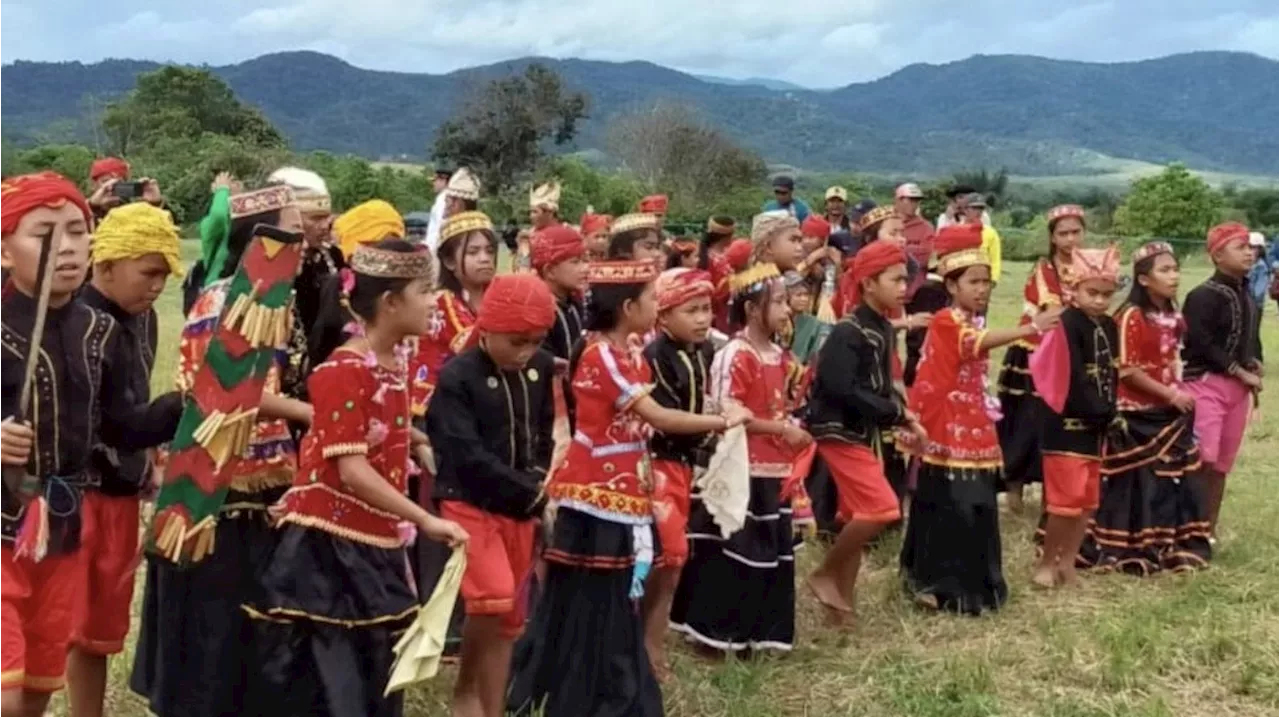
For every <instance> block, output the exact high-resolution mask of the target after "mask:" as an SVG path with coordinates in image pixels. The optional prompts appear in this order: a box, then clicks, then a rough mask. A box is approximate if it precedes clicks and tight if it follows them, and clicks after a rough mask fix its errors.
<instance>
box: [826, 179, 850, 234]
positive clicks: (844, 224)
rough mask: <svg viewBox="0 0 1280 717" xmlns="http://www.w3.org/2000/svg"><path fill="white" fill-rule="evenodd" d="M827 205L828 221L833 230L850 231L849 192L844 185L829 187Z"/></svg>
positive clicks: (833, 231)
mask: <svg viewBox="0 0 1280 717" xmlns="http://www.w3.org/2000/svg"><path fill="white" fill-rule="evenodd" d="M824 198H825V200H826V203H827V206H826V209H827V212H826V215H827V222H828V223H829V224H830V225H831V232H832V233H833V234H834V233H835V232H838V231H840V230H844V231H849V225H850V222H849V211H848V208H849V205H848V202H849V192H848V190H846V189H845V188H844V187H841V186H833V187H827V193H826V195H824Z"/></svg>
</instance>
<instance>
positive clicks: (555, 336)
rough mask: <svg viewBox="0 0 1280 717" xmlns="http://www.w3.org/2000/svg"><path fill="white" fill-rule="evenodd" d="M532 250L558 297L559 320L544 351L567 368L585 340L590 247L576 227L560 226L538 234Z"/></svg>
mask: <svg viewBox="0 0 1280 717" xmlns="http://www.w3.org/2000/svg"><path fill="white" fill-rule="evenodd" d="M529 251H530V257H531V260H532V266H533V270H534V271H535V272H537V274H538V275H539V276H540V277H542V280H543V281H544V282H546V284H547V288H549V289H550V290H551V293H552V294H553V295H554V296H555V297H556V321H555V324H554V325H553V326H552V327H551V332H550V333H548V334H547V339H546V342H545V343H544V344H543V348H544V349H546V350H547V351H549V352H550V353H551V355H552V356H555V357H556V358H557V359H560V361H562V362H563V363H564V364H565V366H566V367H567V366H568V363H569V354H571V353H572V352H573V346H574V344H576V343H577V342H578V339H580V338H582V322H583V319H584V318H585V316H584V314H585V313H586V309H585V307H584V306H583V305H582V297H583V295H584V294H585V293H586V290H587V262H586V254H587V245H586V242H585V241H583V239H582V235H581V234H579V233H578V232H577V230H575V229H574V228H573V227H571V226H569V225H567V224H557V225H555V226H552V227H548V228H547V229H543V230H542V231H539V232H535V233H534V235H533V239H532V240H531V241H530V245H529Z"/></svg>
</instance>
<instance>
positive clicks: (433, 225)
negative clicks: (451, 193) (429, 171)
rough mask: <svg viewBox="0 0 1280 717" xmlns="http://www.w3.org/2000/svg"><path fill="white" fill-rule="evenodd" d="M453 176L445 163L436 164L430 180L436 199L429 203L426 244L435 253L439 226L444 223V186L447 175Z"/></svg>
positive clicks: (446, 201) (446, 181)
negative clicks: (434, 173) (433, 175)
mask: <svg viewBox="0 0 1280 717" xmlns="http://www.w3.org/2000/svg"><path fill="white" fill-rule="evenodd" d="M451 176H453V169H452V168H451V167H449V166H448V165H446V164H437V165H436V176H435V178H434V179H432V180H431V189H432V190H433V191H435V193H436V200H435V201H434V202H432V204H431V219H430V221H429V222H428V223H427V239H426V244H427V246H428V247H430V248H431V253H432V254H435V252H436V247H437V246H439V244H440V227H441V226H443V225H444V218H445V205H446V204H447V203H448V198H447V197H445V195H444V190H445V187H448V186H449V177H451Z"/></svg>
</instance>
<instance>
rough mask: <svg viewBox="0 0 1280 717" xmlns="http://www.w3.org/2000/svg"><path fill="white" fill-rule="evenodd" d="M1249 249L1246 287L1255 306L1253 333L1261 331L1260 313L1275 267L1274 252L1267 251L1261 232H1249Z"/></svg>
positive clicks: (1264, 238)
mask: <svg viewBox="0 0 1280 717" xmlns="http://www.w3.org/2000/svg"><path fill="white" fill-rule="evenodd" d="M1249 248H1251V249H1253V267H1252V268H1250V269H1249V275H1248V286H1249V294H1250V296H1252V297H1253V303H1254V304H1255V305H1257V307H1258V311H1257V312H1256V313H1257V316H1256V317H1254V318H1256V319H1257V322H1258V325H1257V326H1256V327H1255V328H1254V330H1255V331H1261V330H1262V313H1263V309H1264V308H1265V307H1266V305H1267V304H1266V302H1267V295H1268V293H1269V292H1270V291H1271V283H1272V278H1273V277H1274V276H1275V273H1276V265H1275V263H1274V261H1273V259H1272V257H1273V256H1274V251H1272V252H1268V251H1267V237H1266V236H1264V235H1263V233H1262V232H1249Z"/></svg>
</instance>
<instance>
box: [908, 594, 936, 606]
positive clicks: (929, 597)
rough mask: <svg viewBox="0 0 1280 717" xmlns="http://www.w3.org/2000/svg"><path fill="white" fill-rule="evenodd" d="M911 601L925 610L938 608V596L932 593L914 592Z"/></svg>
mask: <svg viewBox="0 0 1280 717" xmlns="http://www.w3.org/2000/svg"><path fill="white" fill-rule="evenodd" d="M913 601H914V602H915V604H916V606H917V607H922V608H925V609H926V610H937V609H938V596H937V595H934V594H932V593H916V594H915V595H914V596H913Z"/></svg>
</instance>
